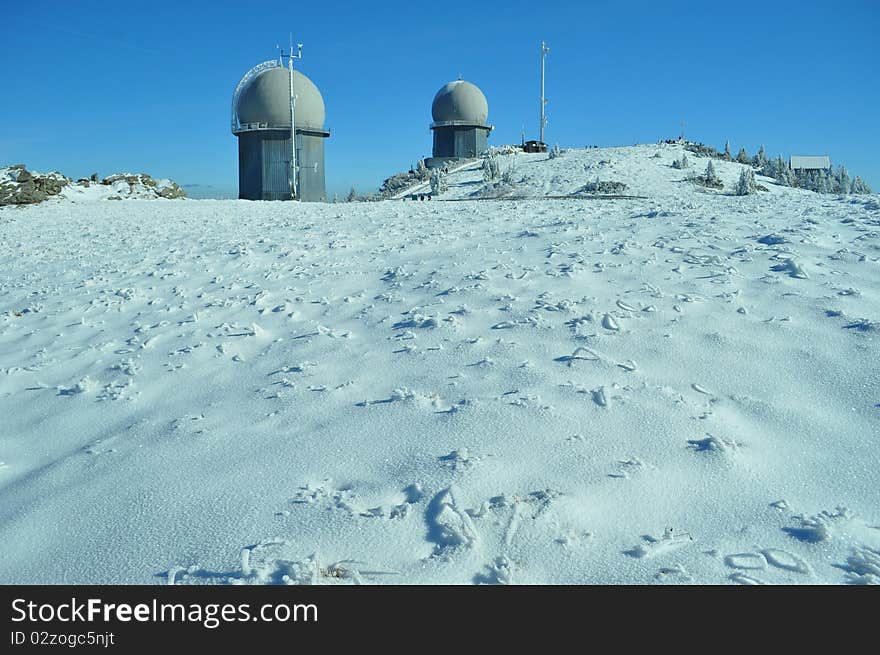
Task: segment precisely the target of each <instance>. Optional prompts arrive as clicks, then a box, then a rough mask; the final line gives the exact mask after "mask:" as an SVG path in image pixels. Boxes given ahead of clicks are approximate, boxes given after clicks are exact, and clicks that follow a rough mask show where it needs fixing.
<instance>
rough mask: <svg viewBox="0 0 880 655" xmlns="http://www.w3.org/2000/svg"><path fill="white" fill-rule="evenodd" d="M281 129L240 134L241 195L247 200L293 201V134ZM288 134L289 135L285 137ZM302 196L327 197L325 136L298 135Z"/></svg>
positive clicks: (298, 182)
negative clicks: (291, 137) (291, 143)
mask: <svg viewBox="0 0 880 655" xmlns="http://www.w3.org/2000/svg"><path fill="white" fill-rule="evenodd" d="M288 134H289V133H285V132H284V131H281V130H273V131H260V132H243V133H242V134H240V135H239V137H238V197H239V198H242V199H244V200H290V179H289V176H290V137H289V136H288ZM285 136H286V137H287V138H285ZM296 144H297V151H296V163H297V167H298V169H299V178H298V180H297V186H298V189H297V190H298V192H299V199H300V200H305V201H311V202H322V201H324V200H326V193H325V190H324V139H323V138H322V137H320V136H317V135H314V134H301V133H297V135H296Z"/></svg>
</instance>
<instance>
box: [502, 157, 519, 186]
mask: <svg viewBox="0 0 880 655" xmlns="http://www.w3.org/2000/svg"><path fill="white" fill-rule="evenodd" d="M515 175H516V163H515V162H513V163H511V164H510V166H508V167H507V168H506V169H505V170H504V173H503V174H502V175H501V181H502V182H504V183H505V184H506V185H508V186H514V185H515V184H516V182H515V180H514V176H515Z"/></svg>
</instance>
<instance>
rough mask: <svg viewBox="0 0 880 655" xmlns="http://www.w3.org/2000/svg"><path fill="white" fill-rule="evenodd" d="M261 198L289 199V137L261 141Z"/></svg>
mask: <svg viewBox="0 0 880 655" xmlns="http://www.w3.org/2000/svg"><path fill="white" fill-rule="evenodd" d="M263 200H290V139H266V140H264V141H263Z"/></svg>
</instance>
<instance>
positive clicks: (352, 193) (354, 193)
mask: <svg viewBox="0 0 880 655" xmlns="http://www.w3.org/2000/svg"><path fill="white" fill-rule="evenodd" d="M357 199H358V192H357V189H355V188H354V185H353V184H352V185H351V191H349V192H348V195H347V196H346V197H345V202H356V201H357Z"/></svg>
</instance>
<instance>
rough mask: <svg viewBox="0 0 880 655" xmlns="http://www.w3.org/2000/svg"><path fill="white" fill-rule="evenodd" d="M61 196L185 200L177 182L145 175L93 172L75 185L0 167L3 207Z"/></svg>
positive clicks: (63, 179)
mask: <svg viewBox="0 0 880 655" xmlns="http://www.w3.org/2000/svg"><path fill="white" fill-rule="evenodd" d="M58 195H61V196H63V197H70V198H83V199H93V200H122V199H124V198H139V199H147V200H149V199H154V198H166V199H169V200H173V199H177V198H186V192H185V191H184V190H183V189H182V188H181V187H180V186H179V185H178V184H177V183H176V182H174V181H172V180H167V179H158V180H157V179H154V178H153V177H151V176H150V175H147V174H146V173H117V174H115V175H109V176H108V177H105V178H103V179H100V178H99V177H98V174H97V173H92V175H91V176H89V177H83V178H80V179H78V180H76V182H74V181H73V180H72V179H71V178H69V177H66V176H64V175H62V174H61V173H57V172H52V173H45V174H44V173H37V172H35V171H29V170H27V168H26V167H25V165H24V164H16V165H14V166H7V167H0V206H2V205H28V204H35V203H39V202H43V201H44V200H46V199H47V198H50V197H52V196H58Z"/></svg>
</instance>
